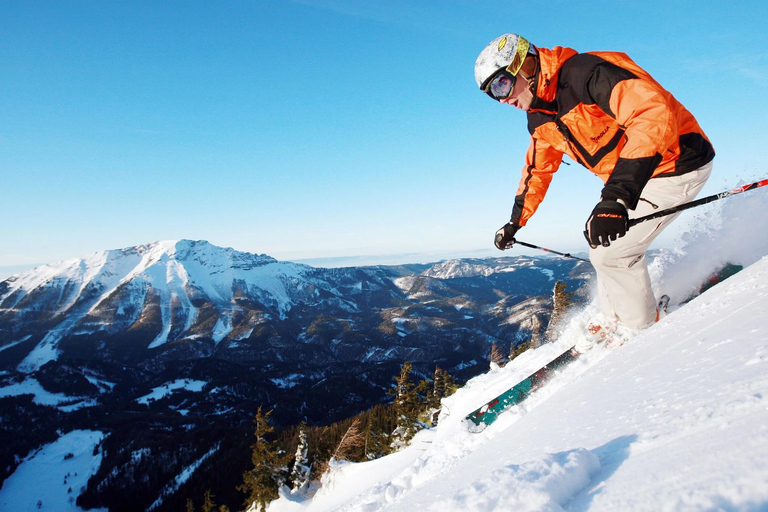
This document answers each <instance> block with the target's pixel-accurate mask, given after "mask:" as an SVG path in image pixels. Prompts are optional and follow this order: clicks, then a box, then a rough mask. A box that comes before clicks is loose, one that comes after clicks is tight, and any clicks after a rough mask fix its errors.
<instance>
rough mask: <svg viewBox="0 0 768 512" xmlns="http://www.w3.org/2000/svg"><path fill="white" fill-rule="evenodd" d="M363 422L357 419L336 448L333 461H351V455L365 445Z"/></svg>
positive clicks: (332, 457)
mask: <svg viewBox="0 0 768 512" xmlns="http://www.w3.org/2000/svg"><path fill="white" fill-rule="evenodd" d="M361 424H362V421H361V420H360V418H355V419H354V420H353V421H352V424H351V425H350V426H349V428H348V429H347V431H346V432H344V435H343V436H342V438H341V441H339V444H338V445H337V446H336V449H335V450H334V452H333V455H332V456H331V460H349V458H350V454H351V453H352V452H353V451H355V450H357V449H358V448H361V447H362V446H363V445H364V444H365V432H364V431H363V430H362V428H361Z"/></svg>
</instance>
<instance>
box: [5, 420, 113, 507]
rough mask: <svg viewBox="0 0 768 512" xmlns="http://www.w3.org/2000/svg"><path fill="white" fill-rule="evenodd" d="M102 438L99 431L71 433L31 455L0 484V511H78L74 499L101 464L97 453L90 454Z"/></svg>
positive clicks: (76, 431)
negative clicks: (0, 487)
mask: <svg viewBox="0 0 768 512" xmlns="http://www.w3.org/2000/svg"><path fill="white" fill-rule="evenodd" d="M103 437H104V436H103V434H102V433H101V432H96V431H90V430H75V431H72V432H70V433H68V434H64V435H62V436H61V437H59V439H58V440H56V441H55V442H53V443H51V444H48V445H46V446H43V447H42V448H41V449H40V450H39V451H37V452H35V453H33V454H31V455H30V456H29V457H27V458H26V459H25V460H24V461H23V462H22V463H21V464H20V465H19V467H18V468H16V471H14V473H13V474H12V475H11V476H9V477H8V479H6V480H5V482H3V487H2V489H0V509H2V510H8V511H11V510H12V511H14V512H32V511H35V512H36V511H38V510H48V511H54V512H67V511H71V512H75V511H80V510H82V509H81V508H80V507H78V506H77V505H75V500H76V499H77V496H79V495H80V493H81V492H82V489H84V488H85V486H86V485H87V484H88V479H89V478H90V477H91V476H92V475H93V474H94V473H96V471H97V470H98V468H99V465H100V464H101V457H102V456H101V452H100V451H99V452H98V453H97V454H96V455H94V454H93V451H94V448H95V447H96V446H97V445H98V444H99V443H100V442H101V440H102V439H103ZM91 510H98V509H91ZM101 510H105V509H101Z"/></svg>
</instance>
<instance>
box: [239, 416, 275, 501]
mask: <svg viewBox="0 0 768 512" xmlns="http://www.w3.org/2000/svg"><path fill="white" fill-rule="evenodd" d="M271 414H272V411H269V412H268V413H266V414H264V413H262V411H261V407H259V410H258V412H257V413H256V417H255V418H254V420H253V422H254V423H255V424H256V430H255V432H254V435H255V436H256V443H255V444H254V445H252V447H251V448H252V449H253V451H252V453H251V462H252V463H253V469H250V470H248V471H246V472H245V473H243V484H242V485H241V486H239V487H238V488H237V489H238V490H239V491H241V492H244V493H245V494H247V495H248V497H247V498H246V500H245V506H246V507H247V508H250V507H254V508H255V510H256V511H260V510H264V509H265V508H266V506H267V504H269V502H271V501H272V500H274V499H277V498H278V497H279V494H278V488H279V487H280V485H282V484H283V478H284V477H283V474H284V472H285V471H287V468H286V467H285V466H286V464H287V462H288V460H287V457H286V456H285V453H284V452H281V451H280V450H279V449H278V448H277V446H276V445H275V443H273V442H269V441H267V440H266V439H265V436H266V435H267V434H271V433H272V432H273V431H274V428H273V427H272V426H271V425H270V424H269V416H270V415H271Z"/></svg>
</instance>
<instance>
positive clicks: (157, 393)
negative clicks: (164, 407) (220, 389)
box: [136, 379, 208, 405]
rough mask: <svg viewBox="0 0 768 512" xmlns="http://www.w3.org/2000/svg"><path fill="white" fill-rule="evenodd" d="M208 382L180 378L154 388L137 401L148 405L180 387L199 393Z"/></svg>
mask: <svg viewBox="0 0 768 512" xmlns="http://www.w3.org/2000/svg"><path fill="white" fill-rule="evenodd" d="M206 384H208V383H207V382H206V381H204V380H191V379H178V380H174V381H172V382H166V383H165V384H163V385H162V386H158V387H156V388H154V389H153V390H152V391H151V392H150V393H148V394H146V395H144V396H142V397H141V398H137V399H136V401H137V402H139V403H140V404H145V405H148V404H149V403H150V402H151V401H155V400H161V399H163V398H165V397H166V396H168V395H170V394H171V393H173V392H174V391H176V390H178V389H185V390H187V391H193V392H195V393H199V392H201V391H202V390H203V388H204V387H205V385H206Z"/></svg>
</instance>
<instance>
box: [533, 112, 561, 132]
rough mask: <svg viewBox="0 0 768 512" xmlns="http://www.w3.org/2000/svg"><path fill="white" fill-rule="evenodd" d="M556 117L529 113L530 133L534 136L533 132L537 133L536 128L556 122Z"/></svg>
mask: <svg viewBox="0 0 768 512" xmlns="http://www.w3.org/2000/svg"><path fill="white" fill-rule="evenodd" d="M554 120H555V119H554V116H552V115H548V114H543V113H541V112H529V113H528V133H530V134H531V135H533V132H535V131H536V128H538V127H539V126H541V125H543V124H546V123H551V122H554Z"/></svg>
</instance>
